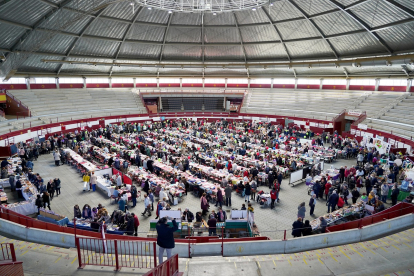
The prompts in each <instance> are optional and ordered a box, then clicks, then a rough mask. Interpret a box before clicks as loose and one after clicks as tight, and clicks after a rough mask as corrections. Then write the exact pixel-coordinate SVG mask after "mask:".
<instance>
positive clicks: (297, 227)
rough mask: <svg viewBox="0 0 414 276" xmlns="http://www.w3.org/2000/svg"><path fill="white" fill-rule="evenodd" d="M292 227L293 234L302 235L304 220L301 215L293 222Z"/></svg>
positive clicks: (295, 236)
mask: <svg viewBox="0 0 414 276" xmlns="http://www.w3.org/2000/svg"><path fill="white" fill-rule="evenodd" d="M292 227H293V228H292V236H293V237H294V238H297V237H300V236H302V230H303V222H302V218H301V217H298V219H297V220H296V221H295V222H294V223H293V224H292Z"/></svg>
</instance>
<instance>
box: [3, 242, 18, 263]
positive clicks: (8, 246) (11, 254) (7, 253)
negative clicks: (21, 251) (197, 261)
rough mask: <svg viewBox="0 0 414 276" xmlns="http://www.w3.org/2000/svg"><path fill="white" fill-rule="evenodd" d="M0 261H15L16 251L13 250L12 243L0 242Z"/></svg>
mask: <svg viewBox="0 0 414 276" xmlns="http://www.w3.org/2000/svg"><path fill="white" fill-rule="evenodd" d="M0 250H1V253H2V254H0V261H13V262H15V261H16V252H15V251H14V244H13V243H2V244H0Z"/></svg>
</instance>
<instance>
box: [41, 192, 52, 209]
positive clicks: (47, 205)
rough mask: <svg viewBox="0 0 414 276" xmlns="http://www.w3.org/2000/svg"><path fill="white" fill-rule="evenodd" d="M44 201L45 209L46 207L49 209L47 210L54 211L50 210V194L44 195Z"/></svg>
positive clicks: (45, 193)
mask: <svg viewBox="0 0 414 276" xmlns="http://www.w3.org/2000/svg"><path fill="white" fill-rule="evenodd" d="M42 199H43V208H45V209H46V207H47V208H49V210H52V209H50V197H49V194H48V193H47V192H44V193H43V196H42Z"/></svg>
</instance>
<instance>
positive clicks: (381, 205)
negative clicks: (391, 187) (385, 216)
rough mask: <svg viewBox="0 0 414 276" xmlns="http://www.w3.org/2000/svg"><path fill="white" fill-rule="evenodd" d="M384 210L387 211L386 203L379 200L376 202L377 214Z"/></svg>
mask: <svg viewBox="0 0 414 276" xmlns="http://www.w3.org/2000/svg"><path fill="white" fill-rule="evenodd" d="M384 210H385V206H384V203H383V202H382V201H381V200H379V199H377V200H376V202H375V213H378V212H381V211H384Z"/></svg>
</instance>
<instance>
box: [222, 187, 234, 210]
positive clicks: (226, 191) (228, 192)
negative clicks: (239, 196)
mask: <svg viewBox="0 0 414 276" xmlns="http://www.w3.org/2000/svg"><path fill="white" fill-rule="evenodd" d="M231 191H232V188H231V187H230V185H227V186H226V188H225V189H224V194H225V195H226V206H230V207H231Z"/></svg>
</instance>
